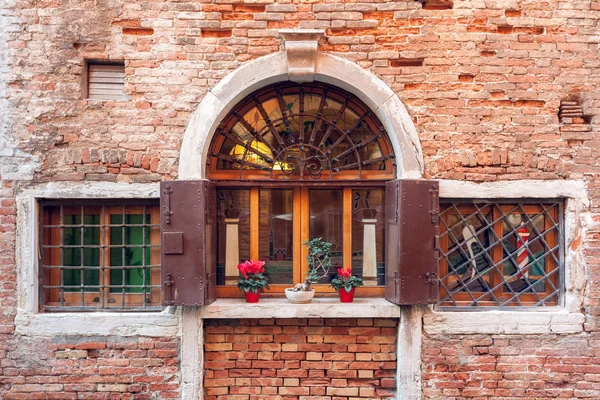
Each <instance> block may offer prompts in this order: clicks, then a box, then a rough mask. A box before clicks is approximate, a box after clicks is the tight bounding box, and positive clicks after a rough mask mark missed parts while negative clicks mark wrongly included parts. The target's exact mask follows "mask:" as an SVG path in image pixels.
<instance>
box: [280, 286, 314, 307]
mask: <svg viewBox="0 0 600 400" xmlns="http://www.w3.org/2000/svg"><path fill="white" fill-rule="evenodd" d="M314 295H315V289H310V290H309V291H308V292H294V289H292V288H287V289H285V297H287V298H288V300H289V301H290V303H295V304H304V303H310V301H311V300H312V298H313V297H314Z"/></svg>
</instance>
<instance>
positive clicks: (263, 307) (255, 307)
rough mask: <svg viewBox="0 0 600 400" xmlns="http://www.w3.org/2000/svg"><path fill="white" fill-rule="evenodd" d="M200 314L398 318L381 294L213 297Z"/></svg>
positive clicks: (232, 316)
mask: <svg viewBox="0 0 600 400" xmlns="http://www.w3.org/2000/svg"><path fill="white" fill-rule="evenodd" d="M200 313H201V316H202V318H206V319H208V318H217V319H227V318H229V319H238V318H400V307H399V306H397V305H395V304H393V303H390V302H389V301H387V300H385V299H381V298H359V299H354V302H352V303H341V302H340V301H339V299H337V298H314V299H313V300H312V302H311V303H307V304H293V303H290V302H289V301H288V300H287V299H285V298H273V299H260V301H259V302H258V303H246V301H245V300H244V299H217V300H216V301H215V302H214V303H212V304H209V305H208V306H204V307H202V308H201V310H200Z"/></svg>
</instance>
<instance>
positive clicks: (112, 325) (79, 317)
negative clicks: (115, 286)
mask: <svg viewBox="0 0 600 400" xmlns="http://www.w3.org/2000/svg"><path fill="white" fill-rule="evenodd" d="M15 328H16V331H17V333H19V334H21V335H26V336H48V337H53V336H60V335H98V336H110V335H118V336H156V337H176V336H179V313H177V312H175V309H169V308H167V309H166V310H163V311H161V312H132V313H128V312H122V313H110V312H81V313H47V314H42V313H39V314H29V313H19V314H17V316H16V317H15Z"/></svg>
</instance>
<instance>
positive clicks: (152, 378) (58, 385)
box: [0, 336, 180, 400]
mask: <svg viewBox="0 0 600 400" xmlns="http://www.w3.org/2000/svg"><path fill="white" fill-rule="evenodd" d="M0 343H1V345H0V352H2V353H4V354H5V357H3V358H2V359H1V360H0V362H1V366H2V368H0V376H1V378H0V398H2V399H6V400H22V399H26V400H30V399H56V400H70V399H82V398H85V399H97V400H103V399H134V398H135V399H173V398H179V380H180V373H179V350H178V346H179V341H178V340H176V339H162V338H161V339H157V338H145V337H144V338H125V337H119V338H118V337H98V338H93V337H88V338H81V337H60V336H57V337H55V338H53V339H46V340H42V339H37V340H34V339H30V338H23V337H22V338H19V339H18V340H10V341H6V342H0Z"/></svg>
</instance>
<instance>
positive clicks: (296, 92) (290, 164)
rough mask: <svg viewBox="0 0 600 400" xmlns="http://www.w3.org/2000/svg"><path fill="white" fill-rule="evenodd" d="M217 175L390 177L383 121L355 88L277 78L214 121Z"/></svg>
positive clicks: (212, 169)
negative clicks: (361, 98) (355, 94)
mask: <svg viewBox="0 0 600 400" xmlns="http://www.w3.org/2000/svg"><path fill="white" fill-rule="evenodd" d="M208 167H209V169H208V170H209V177H210V178H212V179H236V180H237V179H243V180H246V179H250V180H261V179H264V180H315V179H349V180H355V179H369V180H371V179H382V180H384V179H392V178H394V177H395V162H394V154H393V150H392V146H391V144H390V142H389V139H388V137H387V134H386V132H385V129H384V128H383V125H382V124H381V122H380V121H379V120H378V119H377V117H376V116H375V115H374V114H373V112H372V111H371V110H370V109H369V108H368V107H367V106H366V105H365V104H364V103H363V102H361V101H360V100H359V99H358V98H356V97H355V96H354V95H352V94H350V93H348V92H346V91H344V90H341V89H339V88H336V87H333V86H329V85H325V84H322V83H316V82H314V83H306V84H296V83H291V82H286V83H279V84H274V85H271V86H268V87H265V88H263V89H260V90H258V91H257V92H254V93H253V94H251V95H249V96H248V97H246V98H245V99H244V100H242V101H241V102H240V103H239V104H237V105H236V106H235V108H234V109H233V110H232V111H231V112H230V113H229V114H228V115H227V116H226V117H225V119H224V120H223V121H222V123H221V124H220V125H219V127H218V128H217V132H216V134H215V136H214V139H213V142H212V144H211V150H210V152H209V159H208Z"/></svg>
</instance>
